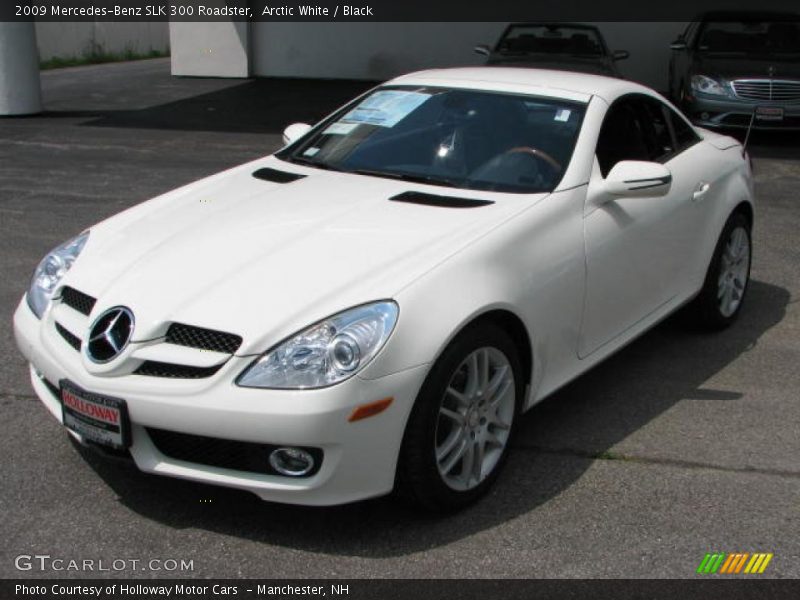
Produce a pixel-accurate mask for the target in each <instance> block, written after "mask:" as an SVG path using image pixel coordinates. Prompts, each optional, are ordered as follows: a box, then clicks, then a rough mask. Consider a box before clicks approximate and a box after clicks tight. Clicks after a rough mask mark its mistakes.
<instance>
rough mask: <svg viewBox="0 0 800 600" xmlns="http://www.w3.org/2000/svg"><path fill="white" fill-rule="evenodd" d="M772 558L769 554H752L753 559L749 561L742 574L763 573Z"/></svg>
mask: <svg viewBox="0 0 800 600" xmlns="http://www.w3.org/2000/svg"><path fill="white" fill-rule="evenodd" d="M773 556H774V555H773V554H772V553H771V552H770V553H757V554H753V558H752V559H750V562H749V563H748V565H747V567H746V568H745V570H744V572H745V573H750V574H756V573H763V572H764V570H765V569H766V568H767V565H768V564H769V561H771V560H772V557H773Z"/></svg>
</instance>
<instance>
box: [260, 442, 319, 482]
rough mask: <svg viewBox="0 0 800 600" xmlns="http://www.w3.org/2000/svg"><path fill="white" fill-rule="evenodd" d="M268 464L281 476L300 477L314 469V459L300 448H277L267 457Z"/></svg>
mask: <svg viewBox="0 0 800 600" xmlns="http://www.w3.org/2000/svg"><path fill="white" fill-rule="evenodd" d="M269 464H270V466H271V467H272V468H273V469H275V470H276V471H277V472H278V473H280V474H281V475H286V476H287V477H302V476H303V475H307V474H308V473H310V472H311V469H313V468H314V457H313V456H311V454H309V453H308V452H306V451H305V450H303V449H301V448H278V449H277V450H273V451H272V453H271V454H270V455H269Z"/></svg>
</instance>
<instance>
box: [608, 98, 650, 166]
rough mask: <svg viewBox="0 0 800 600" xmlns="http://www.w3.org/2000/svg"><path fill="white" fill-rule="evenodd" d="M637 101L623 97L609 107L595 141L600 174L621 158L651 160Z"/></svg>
mask: <svg viewBox="0 0 800 600" xmlns="http://www.w3.org/2000/svg"><path fill="white" fill-rule="evenodd" d="M636 104H637V103H636V100H635V99H633V98H623V99H621V100H618V101H617V102H615V103H614V104H613V106H612V107H611V108H610V109H609V111H608V113H607V114H606V116H605V119H604V120H603V125H602V127H601V128H600V137H599V138H598V140H597V162H598V163H599V164H600V172H601V173H602V174H603V177H605V176H606V175H608V173H609V171H611V168H612V167H613V166H614V165H615V164H617V163H618V162H620V161H622V160H650V150H649V143H648V141H647V134H646V132H645V129H644V127H643V126H642V123H641V120H640V119H641V118H640V114H639V113H640V111H639V110H637V106H636Z"/></svg>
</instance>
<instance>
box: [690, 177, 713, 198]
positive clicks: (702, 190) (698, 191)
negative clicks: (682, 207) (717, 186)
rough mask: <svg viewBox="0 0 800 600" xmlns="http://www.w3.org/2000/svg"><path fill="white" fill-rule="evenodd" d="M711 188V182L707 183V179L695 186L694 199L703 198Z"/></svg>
mask: <svg viewBox="0 0 800 600" xmlns="http://www.w3.org/2000/svg"><path fill="white" fill-rule="evenodd" d="M710 189H711V184H710V183H706V182H705V181H703V182H701V183H700V184H698V186H697V187H696V188H695V190H694V192H693V193H692V200H702V199H703V197H704V196H705V195H706V194H707V193H708V190H710Z"/></svg>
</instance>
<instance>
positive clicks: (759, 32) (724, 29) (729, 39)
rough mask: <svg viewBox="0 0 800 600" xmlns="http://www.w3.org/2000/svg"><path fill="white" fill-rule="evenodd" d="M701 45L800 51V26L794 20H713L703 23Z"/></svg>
mask: <svg viewBox="0 0 800 600" xmlns="http://www.w3.org/2000/svg"><path fill="white" fill-rule="evenodd" d="M697 48H698V50H701V51H703V52H721V53H729V52H735V53H741V54H753V53H755V54H763V53H766V52H769V53H787V52H788V53H796V52H800V28H798V24H797V23H794V22H791V21H778V22H767V21H762V22H759V21H752V22H726V21H721V22H713V21H712V22H708V23H705V24H704V25H703V31H702V32H701V33H700V37H699V38H698V42H697Z"/></svg>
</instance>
